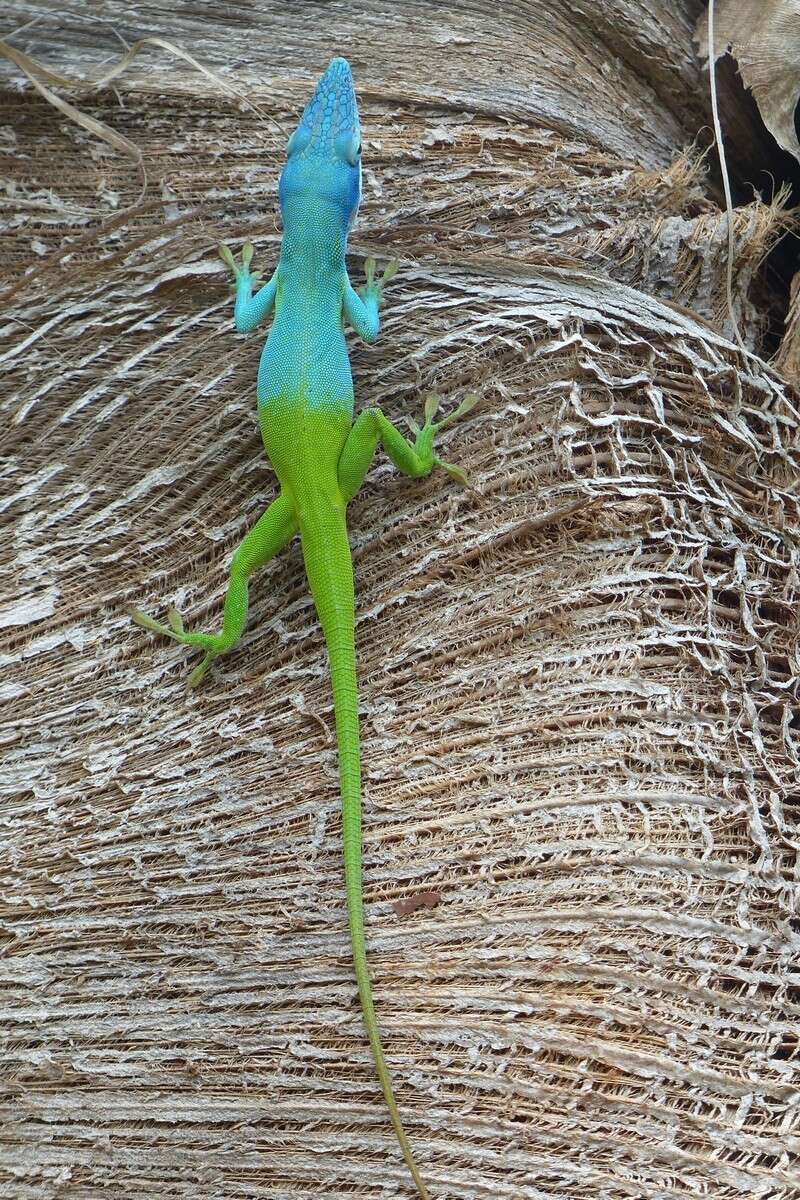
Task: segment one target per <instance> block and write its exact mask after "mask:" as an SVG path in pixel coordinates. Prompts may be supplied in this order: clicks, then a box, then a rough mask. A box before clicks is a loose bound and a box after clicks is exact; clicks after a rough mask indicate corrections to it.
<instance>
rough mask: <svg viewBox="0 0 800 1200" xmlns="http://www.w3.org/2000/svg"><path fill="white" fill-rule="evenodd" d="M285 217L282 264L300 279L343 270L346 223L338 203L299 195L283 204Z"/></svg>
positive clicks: (324, 276)
mask: <svg viewBox="0 0 800 1200" xmlns="http://www.w3.org/2000/svg"><path fill="white" fill-rule="evenodd" d="M282 216H283V239H282V241H281V254H280V265H281V267H283V268H284V269H285V270H288V271H289V272H290V274H291V275H292V276H294V277H295V278H296V279H297V280H298V282H300V281H301V280H303V281H305V282H314V281H316V280H320V279H325V278H330V277H332V276H336V275H341V274H343V273H344V270H345V254H346V252H347V224H346V222H345V220H344V218H343V215H342V211H341V209H340V208H339V207H338V206H337V205H334V204H331V203H329V202H327V201H325V200H322V199H309V198H308V197H306V196H303V197H300V196H298V197H296V198H294V197H293V198H292V200H291V201H290V202H289V203H287V204H285V205H284V207H283V209H282Z"/></svg>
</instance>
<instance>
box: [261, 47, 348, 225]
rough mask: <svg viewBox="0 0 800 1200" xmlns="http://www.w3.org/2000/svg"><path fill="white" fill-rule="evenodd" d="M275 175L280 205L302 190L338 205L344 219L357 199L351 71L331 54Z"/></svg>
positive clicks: (310, 196) (344, 60)
mask: <svg viewBox="0 0 800 1200" xmlns="http://www.w3.org/2000/svg"><path fill="white" fill-rule="evenodd" d="M286 156H287V162H286V166H285V167H284V169H283V173H282V174H281V180H280V188H279V196H280V202H281V208H282V209H283V210H284V213H285V211H286V205H287V202H290V201H291V199H292V197H294V196H296V195H298V194H302V196H303V197H304V198H306V199H308V198H314V197H316V198H318V199H320V200H326V201H330V202H333V203H334V204H336V205H337V207H339V208H341V209H342V210H343V212H344V214H345V216H346V219H347V221H348V223H349V222H350V221H352V219H353V217H354V216H355V212H356V209H357V208H358V202H359V200H360V198H361V127H360V124H359V120H358V105H357V103H356V92H355V87H354V86H353V74H352V72H351V70H350V64H349V63H348V62H347V59H345V58H334V59H332V61H331V62H330V64H329V66H328V69H327V71H326V72H325V74H324V75H323V76H322V78H321V79H320V81H319V83H318V84H317V86H316V89H315V91H314V95H313V96H312V97H311V99H310V100H309V102H308V104H307V105H306V107H305V110H304V112H303V115H302V117H301V118H300V123H299V125H298V126H297V129H296V130H295V131H294V133H293V134H292V136H291V137H290V138H289V142H288V144H287V147H286Z"/></svg>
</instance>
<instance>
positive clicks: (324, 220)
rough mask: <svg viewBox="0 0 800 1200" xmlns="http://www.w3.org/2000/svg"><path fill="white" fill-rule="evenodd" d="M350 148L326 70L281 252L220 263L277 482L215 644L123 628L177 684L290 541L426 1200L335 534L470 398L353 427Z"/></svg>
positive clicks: (240, 560)
mask: <svg viewBox="0 0 800 1200" xmlns="http://www.w3.org/2000/svg"><path fill="white" fill-rule="evenodd" d="M360 153H361V146H360V135H359V127H358V112H357V108H356V101H355V92H354V90H353V82H352V76H351V73H350V68H349V66H348V64H347V63H346V62H345V60H344V59H334V60H333V61H332V62H331V64H330V66H329V67H328V70H327V71H326V73H325V75H324V76H323V77H322V79H321V80H320V82H319V84H318V86H317V90H316V92H315V94H314V96H313V98H312V100H311V101H310V102H309V104H308V106H307V108H306V110H305V112H304V114H303V117H302V119H301V122H300V125H299V126H298V129H297V131H296V132H295V133H294V134H293V135H292V138H291V139H290V140H289V145H288V147H287V154H288V161H287V164H286V167H285V169H284V171H283V174H282V176H281V182H280V201H281V213H282V217H283V228H284V233H283V240H282V243H281V253H280V259H279V262H278V266H277V269H276V271H275V274H274V275H273V276H272V279H271V280H270V281H269V283H267V284H266V285H265V286H264V287H263V288H261V290H260V291H259V292H258V293H257V294H256V295H255V296H253V295H252V280H251V275H250V271H249V264H250V259H251V257H252V247H250V245H249V243H248V244H246V245H245V248H244V251H243V254H242V266H237V264H236V263H235V261H234V259H233V256H232V254H231V252H230V250H228V248H227V247H221V253H222V256H223V258H224V260H225V261H226V262H227V263H228V264H229V265H230V266H231V267H232V268H233V270H234V272H235V277H236V307H235V318H236V325H237V328H238V329H239V330H242V331H247V330H250V329H252V328H254V326H255V325H257V324H258V323H259V322H260V321H262V320H263V319H264V318H265V317H266V316H268V315H269V314H270V313H271V312H272V311H273V310H274V320H273V323H272V326H271V329H270V333H269V337H268V339H267V342H266V345H265V347H264V351H263V354H262V357H261V364H260V367H259V372H258V385H257V396H258V410H259V420H260V425H261V433H262V436H263V439H264V448H265V450H266V453H267V455H268V457H269V460H270V462H271V463H272V465H273V467H274V469H275V473H276V475H277V477H278V481H279V483H280V495H279V496H278V498H277V499H276V500H275V501H274V502H273V504H271V505H270V507H269V508H268V509H267V511H266V512H265V513H264V515H263V516H262V517H261V519H260V520H259V521H258V522H257V524H256V525H255V526H254V528H253V529H252V530H251V532H250V533H249V534H248V535H247V537H246V538H245V540H244V541H243V542H242V544H241V546H240V547H239V549H238V550H237V551H236V553H235V554H234V557H233V562H232V564H231V572H230V580H229V583H228V590H227V593H226V596H225V607H224V615H223V626H222V631H221V633H219V634H203V633H188V632H186V631H185V630H184V628H183V623H182V621H181V619H180V617H179V616H178V614H177V613H176V612H174V611H172V612H171V613H170V618H169V621H170V623H169V626H165V625H161V624H159V623H158V622H156V621H153V620H152V618H150V617H148V616H146V615H145V614H144V613H141V612H138V611H136V612H134V613H133V616H134V619H135V620H136V621H137V622H138V623H139V624H141V625H144V626H145V627H146V628H148V629H152V630H155V631H157V632H160V633H165V634H167V635H168V636H170V637H173V638H176V639H177V640H179V641H181V642H184V643H186V644H188V645H192V646H198V647H200V648H201V649H203V650H204V651H205V657H204V658H203V661H202V662H201V664H200V666H199V667H198V668H197V669H196V670H195V671H194V672H193V674H192V676H191V679H190V683H191V684H192V685H194V684H197V683H198V682H199V681H200V679H201V678H202V676H203V674H204V672H205V670H206V669H207V667H208V665H209V663H210V662H211V661H212V660H213V659H214V658H215V657H217V656H218V655H219V654H222V653H224V652H225V651H227V650H229V649H231V647H232V646H234V645H235V644H236V642H237V641H238V640H239V638H240V636H241V634H242V631H243V630H244V627H245V622H246V619H247V602H248V595H247V586H248V583H247V581H248V577H249V576H250V575H251V574H252V572H253V571H255V570H256V569H257V568H259V567H262V566H263V565H264V564H265V563H266V562H267V561H268V560H269V559H270V558H272V557H273V556H274V555H275V554H276V553H277V552H278V551H279V550H280V549H281V548H282V547H283V546H285V545H286V543H287V542H288V541H289V540H290V539H291V538H292V537H293V535H294V534H295V533H299V535H300V541H301V545H302V549H303V558H304V562H305V568H306V574H307V576H308V582H309V587H310V590H311V594H312V596H313V598H314V604H315V606H316V610H317V613H318V615H319V620H320V624H321V625H322V629H323V632H324V635H325V642H326V645H327V648H328V656H329V660H330V671H331V682H332V689H333V702H334V711H335V718H336V736H337V741H338V748H339V776H340V782H341V796H342V814H343V838H344V863H345V883H346V891H347V907H348V914H349V922H350V937H351V942H352V951H353V962H354V965H355V974H356V980H357V982H358V990H359V995H360V998H361V1006H362V1010H363V1014H364V1022H365V1025H366V1028H367V1033H368V1035H369V1041H370V1046H371V1048H372V1054H373V1057H374V1061H375V1066H376V1069H377V1072H378V1076H379V1078H380V1082H381V1087H382V1089H383V1094H384V1097H385V1099H386V1103H387V1106H388V1108H389V1113H390V1116H391V1121H392V1125H393V1126H394V1129H395V1132H396V1134H397V1138H398V1140H399V1143H400V1147H401V1149H402V1152H403V1156H404V1158H405V1160H406V1162H407V1164H408V1166H409V1169H410V1171H411V1173H412V1175H413V1178H414V1182H415V1184H416V1187H417V1190H418V1192H419V1195H420V1196H421V1197H422V1198H423V1200H428V1196H429V1194H428V1191H427V1189H426V1187H425V1184H424V1183H423V1181H422V1179H421V1177H420V1174H419V1171H418V1169H417V1166H416V1163H415V1161H414V1157H413V1154H412V1152H411V1148H410V1146H409V1143H408V1140H407V1138H406V1135H405V1132H404V1130H403V1126H402V1122H401V1120H400V1115H399V1113H398V1110H397V1104H396V1102H395V1098H394V1094H393V1091H392V1084H391V1080H390V1078H389V1072H388V1069H387V1067H386V1062H385V1059H384V1055H383V1050H382V1047H381V1042H380V1036H379V1033H378V1027H377V1024H376V1019H375V1010H374V1006H373V1002H372V990H371V987H370V980H369V974H368V970H367V960H366V950H365V945H364V915H363V901H362V889H361V768H360V749H359V724H358V694H357V682H356V656H355V635H354V628H355V622H354V590H353V568H352V562H351V557H350V548H349V544H348V539H347V527H346V523H345V508H346V505H347V502H348V501H349V500H350V499H351V498H352V497H353V496H354V495H355V493H356V492H357V491H358V489H359V487H360V486H361V483H362V481H363V479H364V477H365V475H366V473H367V470H368V468H369V464H370V462H371V460H372V456H373V454H374V451H375V447H376V445H377V443H378V441H381V442H382V443H383V445H384V447H385V449H386V451H387V452H388V454H389V456H390V458H391V459H392V461H393V462H394V463H395V465H396V466H397V467H398V468H399V469H400V470H401V471H404V472H406V473H407V474H408V475H413V476H420V475H426V474H428V472H429V471H430V470H431V469H432V467H433V465H434V463H440V465H442V466H444V467H445V469H447V470H448V471H449V472H450V473H451V474H453V475H455V476H456V477H460V472H459V471H458V470H457V468H455V467H452V466H450V464H447V463H441V460H440V459H438V458H437V456H436V455H435V454H434V451H433V438H434V434H435V433H436V432H437V431H438V430H439V429H441V428H443V426H444V425H446V424H448V423H449V422H450V421H451V420H454V419H455V418H456V417H457V416H459V415H461V413H463V412H465V411H467V410H468V409H469V408H470V407H472V404H473V403H474V397H469V398H468V399H467V400H465V401H464V402H463V403H462V404H461V406H460V407H459V408H458V409H457V410H456V411H455V412H454V413H453V414H452V415H451V416H450V417H449V418H448V419H447V420H446V421H443V422H439V423H438V424H434V423H433V416H434V414H435V411H436V405H437V398H436V397H429V399H428V401H427V403H426V407H425V414H426V421H425V424H424V426H423V428H422V429H419V430H417V431H416V439H415V442H414V444H413V445H411V444H409V442H407V441H406V439H405V438H404V437H403V436H402V435H401V434H400V433H399V432H398V430H396V429H395V428H394V426H393V425H391V424H390V422H389V421H388V420H387V419H386V418H385V417H384V416H383V414H382V413H381V412H380V410H378V409H373V410H369V411H367V412H364V413H362V414H361V415H360V416H359V417H358V419H357V420H355V422H354V421H353V384H352V378H351V374H350V363H349V359H348V355H347V347H346V344H345V337H344V323H345V322H348V323H349V324H351V325H352V326H353V327H354V328H355V330H356V332H357V333H359V334H360V335H361V336H362V337H363V338H364V339H365V340H367V341H370V342H371V341H374V340H375V338H376V337H377V335H378V331H379V317H378V308H379V305H380V302H381V299H382V286H383V284H384V283H385V282H386V281H387V280H388V279H389V278H391V276H392V275H393V274H394V264H390V266H389V267H388V268H387V269H386V271H385V273H384V276H383V279H382V280H381V281H380V282H376V281H375V280H374V278H373V273H374V263H373V262H372V261H371V260H370V262H368V264H367V284H366V286H365V287H364V288H362V289H361V291H360V293H357V292H356V291H355V290H354V289H353V288H352V286H351V284H350V281H349V278H348V275H347V267H346V264H345V253H346V248H347V233H348V229H349V226H350V223H351V221H352V219H353V217H354V215H355V211H356V209H357V207H358V201H359V198H360V192H361V162H360Z"/></svg>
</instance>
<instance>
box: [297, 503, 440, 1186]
mask: <svg viewBox="0 0 800 1200" xmlns="http://www.w3.org/2000/svg"><path fill="white" fill-rule="evenodd" d="M300 537H301V542H302V546H303V557H304V559H305V566H306V574H307V576H308V583H309V587H310V589H311V595H312V596H313V598H314V604H315V605H316V609H317V614H318V616H319V620H320V624H321V625H322V630H323V633H324V634H325V642H326V644H327V647H328V657H329V659H330V670H331V684H332V688H333V706H334V713H335V718H336V738H337V741H338V745H339V780H340V785H341V794H342V826H343V836H344V873H345V887H346V891H347V911H348V916H349V919H350V941H351V945H352V948H353V965H354V966H355V973H356V980H357V982H358V994H359V996H360V998H361V1011H362V1013H363V1015H364V1024H365V1025H366V1028H367V1034H368V1036H369V1044H370V1047H371V1049H372V1057H373V1059H374V1062H375V1069H376V1071H377V1073H378V1078H379V1080H380V1084H381V1088H382V1089H383V1096H384V1099H385V1101H386V1106H387V1108H388V1109H389V1116H390V1118H391V1121H392V1126H393V1127H394V1131H395V1133H396V1135H397V1140H398V1142H399V1143H400V1149H401V1150H402V1152H403V1158H404V1159H405V1161H406V1164H407V1165H408V1169H409V1171H410V1172H411V1174H412V1176H413V1179H414V1183H415V1184H416V1185H417V1191H418V1192H419V1194H420V1196H421V1198H422V1200H430V1195H429V1192H428V1189H427V1188H426V1186H425V1184H424V1182H423V1180H422V1177H421V1175H420V1173H419V1169H418V1167H417V1164H416V1162H415V1161H414V1155H413V1153H412V1151H411V1146H410V1144H409V1141H408V1138H407V1137H406V1133H405V1130H404V1129H403V1123H402V1121H401V1120H400V1113H399V1111H398V1108H397V1101H396V1100H395V1098H394V1091H393V1090H392V1081H391V1078H390V1076H389V1070H388V1067H387V1066H386V1059H385V1058H384V1055H383V1047H382V1045H381V1039H380V1034H379V1033H378V1025H377V1021H376V1019H375V1006H374V1005H373V1002H372V986H371V984H370V978H369V970H368V968H367V952H366V946H365V944H364V903H363V897H362V885H361V754H360V738H359V726H358V687H357V682H356V654H355V613H354V593H353V564H352V559H351V557H350V546H349V543H348V540H347V527H346V524H345V518H344V512H343V511H342V510H336V509H333V508H331V509H330V510H329V511H328V513H327V514H326V515H325V517H324V518H322V519H320V514H319V512H318V511H317V512H316V513H315V517H314V521H313V528H309V527H305V528H304V527H303V525H301V530H300Z"/></svg>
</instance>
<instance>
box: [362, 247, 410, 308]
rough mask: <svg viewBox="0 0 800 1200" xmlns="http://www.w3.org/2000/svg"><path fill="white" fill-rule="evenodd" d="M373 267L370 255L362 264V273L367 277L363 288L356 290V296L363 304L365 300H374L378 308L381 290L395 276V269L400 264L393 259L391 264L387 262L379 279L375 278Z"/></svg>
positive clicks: (373, 263)
mask: <svg viewBox="0 0 800 1200" xmlns="http://www.w3.org/2000/svg"><path fill="white" fill-rule="evenodd" d="M375 266H376V264H375V259H374V258H373V257H372V255H370V256H369V258H368V259H367V261H366V262H365V263H364V271H365V273H366V276H367V282H366V283H365V284H364V286H363V287H360V288H359V289H358V294H359V296H360V297H361V299H362V300H364V301H365V302H366V301H367V300H375V301H376V303H377V304H378V306H379V307H380V305H381V303H382V301H383V289H384V288H385V287H386V285H387V283H389V281H390V280H392V279H394V277H395V275H396V274H397V269H398V267H399V266H400V262H399V260H398V259H396V258H393V259H392V260H391V262H388V263H387V264H386V266H385V267H384V269H383V274H382V275H381V277H380V279H376V278H375Z"/></svg>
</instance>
